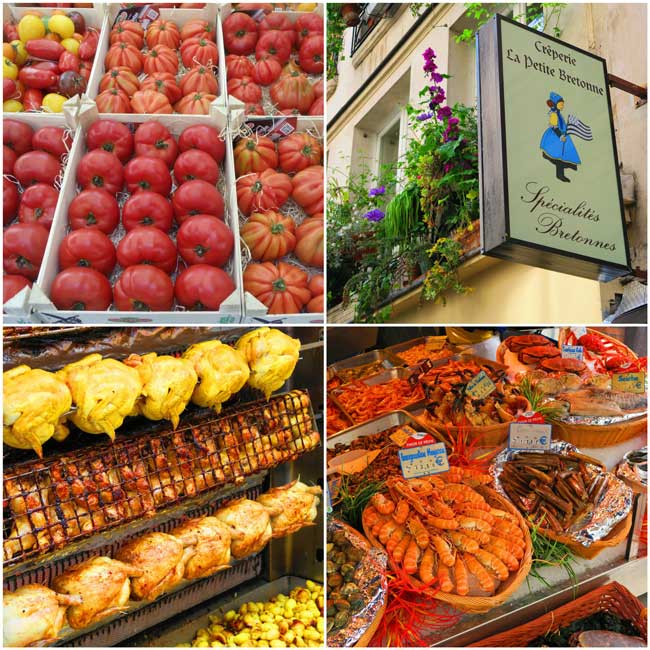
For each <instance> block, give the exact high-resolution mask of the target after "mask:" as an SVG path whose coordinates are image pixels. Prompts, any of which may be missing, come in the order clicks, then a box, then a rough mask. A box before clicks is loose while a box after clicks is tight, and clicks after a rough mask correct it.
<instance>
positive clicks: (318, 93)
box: [314, 79, 325, 97]
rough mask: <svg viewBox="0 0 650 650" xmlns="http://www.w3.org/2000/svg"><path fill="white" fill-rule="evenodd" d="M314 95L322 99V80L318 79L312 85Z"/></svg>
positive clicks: (323, 90)
mask: <svg viewBox="0 0 650 650" xmlns="http://www.w3.org/2000/svg"><path fill="white" fill-rule="evenodd" d="M314 94H315V95H316V97H322V96H323V95H324V94H325V89H324V84H323V80H322V79H319V80H318V81H317V82H316V83H315V84H314Z"/></svg>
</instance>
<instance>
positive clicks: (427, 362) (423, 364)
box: [417, 359, 433, 374]
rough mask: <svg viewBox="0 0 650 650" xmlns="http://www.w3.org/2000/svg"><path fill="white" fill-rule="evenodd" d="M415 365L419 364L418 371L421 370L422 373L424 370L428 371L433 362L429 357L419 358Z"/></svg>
mask: <svg viewBox="0 0 650 650" xmlns="http://www.w3.org/2000/svg"><path fill="white" fill-rule="evenodd" d="M417 365H418V366H420V372H422V373H423V374H424V373H425V372H429V370H431V368H433V362H432V361H431V359H420V360H419V361H418V363H417Z"/></svg>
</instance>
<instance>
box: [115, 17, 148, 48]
mask: <svg viewBox="0 0 650 650" xmlns="http://www.w3.org/2000/svg"><path fill="white" fill-rule="evenodd" d="M116 43H129V44H131V45H133V46H134V47H137V48H138V49H140V48H141V47H142V46H143V45H144V29H143V28H142V25H141V24H140V23H139V22H136V21H135V20H123V21H122V22H120V23H118V24H117V25H115V27H113V29H112V30H111V38H110V44H111V45H115V44H116Z"/></svg>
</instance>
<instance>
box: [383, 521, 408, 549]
mask: <svg viewBox="0 0 650 650" xmlns="http://www.w3.org/2000/svg"><path fill="white" fill-rule="evenodd" d="M404 535H406V530H405V529H404V526H398V527H397V528H396V529H395V530H394V531H393V532H392V533H391V536H390V537H389V538H388V541H387V542H386V550H387V551H388V553H391V554H392V553H393V551H394V550H395V549H396V548H397V545H398V544H399V543H400V542H401V541H402V539H403V538H404Z"/></svg>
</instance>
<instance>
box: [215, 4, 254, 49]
mask: <svg viewBox="0 0 650 650" xmlns="http://www.w3.org/2000/svg"><path fill="white" fill-rule="evenodd" d="M257 36H258V34H257V23H256V22H255V21H254V20H253V19H252V18H251V17H250V16H249V15H248V14H245V13H242V12H241V11H235V12H233V13H231V14H230V16H228V18H226V20H224V21H223V43H224V46H225V48H226V54H244V55H247V54H252V53H253V52H254V51H255V45H256V43H257Z"/></svg>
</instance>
